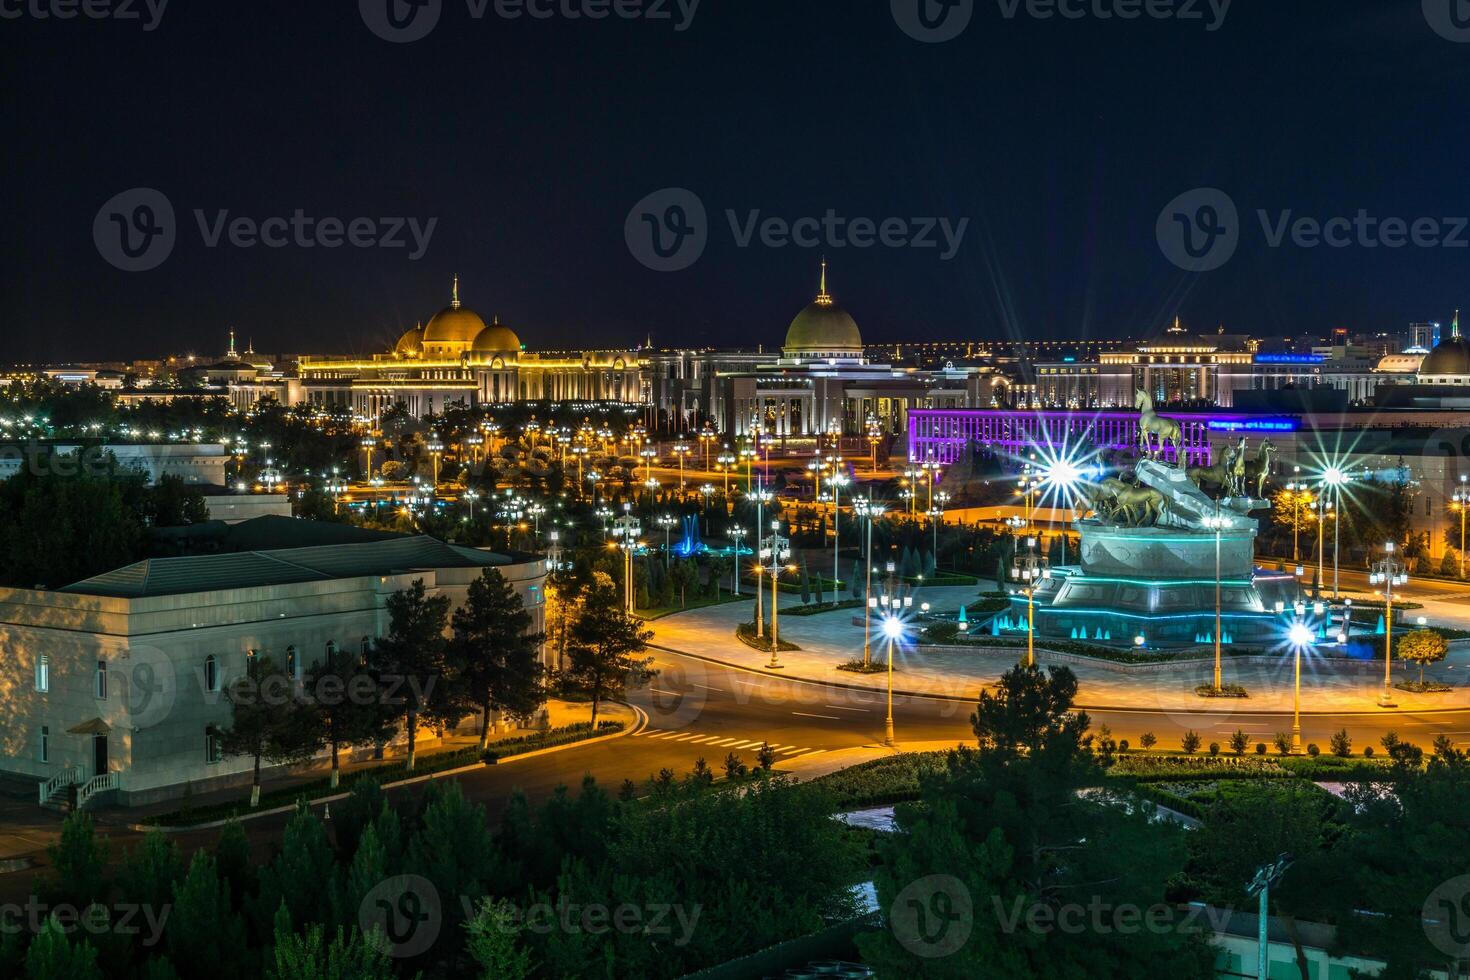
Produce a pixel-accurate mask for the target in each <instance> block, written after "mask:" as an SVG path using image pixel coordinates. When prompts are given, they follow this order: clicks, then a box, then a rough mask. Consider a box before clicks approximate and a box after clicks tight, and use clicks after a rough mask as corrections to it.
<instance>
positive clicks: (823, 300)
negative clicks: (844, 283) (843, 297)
mask: <svg viewBox="0 0 1470 980" xmlns="http://www.w3.org/2000/svg"><path fill="white" fill-rule="evenodd" d="M817 302H818V303H820V304H821V305H823V306H831V305H832V297H831V296H830V295H829V294H828V293H827V256H825V255H824V256H822V284H821V286H820V287H819V288H818V291H817Z"/></svg>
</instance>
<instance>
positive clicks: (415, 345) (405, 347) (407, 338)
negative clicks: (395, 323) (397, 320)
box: [393, 324, 424, 354]
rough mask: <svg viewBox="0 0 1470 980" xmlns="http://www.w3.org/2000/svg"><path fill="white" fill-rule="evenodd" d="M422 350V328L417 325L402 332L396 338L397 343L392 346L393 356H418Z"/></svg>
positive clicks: (420, 325)
mask: <svg viewBox="0 0 1470 980" xmlns="http://www.w3.org/2000/svg"><path fill="white" fill-rule="evenodd" d="M423 350H424V328H423V325H422V324H417V325H415V326H413V327H410V328H409V329H408V330H405V331H404V332H403V336H402V337H399V338H398V343H396V344H394V345H393V353H395V354H420V353H423Z"/></svg>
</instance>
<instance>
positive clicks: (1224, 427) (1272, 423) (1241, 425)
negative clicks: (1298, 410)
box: [1205, 419, 1297, 432]
mask: <svg viewBox="0 0 1470 980" xmlns="http://www.w3.org/2000/svg"><path fill="white" fill-rule="evenodd" d="M1205 425H1206V427H1208V428H1209V430H1210V431H1211V432H1295V431H1296V430H1297V424H1296V423H1295V422H1293V421H1291V420H1290V419H1240V420H1237V419H1210V421H1209V422H1207V423H1205Z"/></svg>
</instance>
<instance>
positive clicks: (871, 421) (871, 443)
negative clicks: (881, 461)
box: [868, 412, 883, 473]
mask: <svg viewBox="0 0 1470 980" xmlns="http://www.w3.org/2000/svg"><path fill="white" fill-rule="evenodd" d="M882 439H883V430H882V428H881V427H879V425H878V417H877V416H876V415H874V414H873V413H872V412H869V413H868V453H869V460H868V471H869V472H870V473H877V472H878V443H879V442H881V441H882Z"/></svg>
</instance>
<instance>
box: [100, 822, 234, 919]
mask: <svg viewBox="0 0 1470 980" xmlns="http://www.w3.org/2000/svg"><path fill="white" fill-rule="evenodd" d="M236 826H238V824H237V825H236ZM183 877H184V859H183V857H182V856H180V854H179V846H178V845H177V844H175V843H174V842H173V841H172V840H170V839H169V836H168V835H167V834H165V833H164V832H163V831H162V830H158V829H156V828H155V829H153V830H150V831H149V832H148V833H147V834H146V835H145V836H144V837H143V842H142V843H141V844H139V845H138V846H137V848H136V849H133V848H127V849H124V850H123V855H122V862H121V867H120V868H119V869H118V875H117V878H118V887H119V888H120V889H121V891H122V893H123V894H124V895H126V896H127V899H128V901H129V902H133V903H136V904H138V905H142V906H148V907H152V908H163V907H164V906H165V905H167V904H169V902H171V901H173V895H174V886H175V885H176V884H177V883H178V882H179V879H181V878H183Z"/></svg>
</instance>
